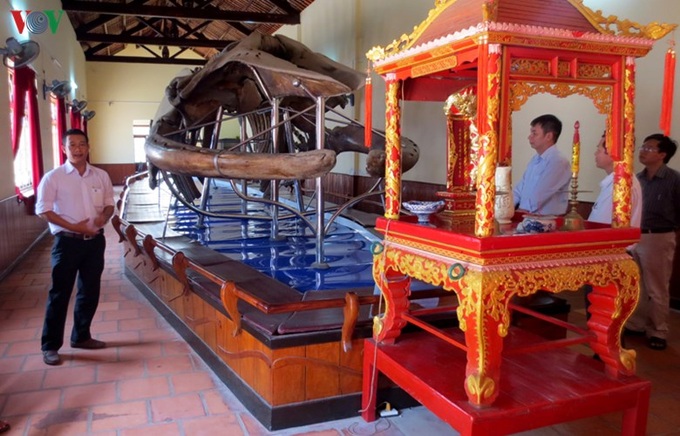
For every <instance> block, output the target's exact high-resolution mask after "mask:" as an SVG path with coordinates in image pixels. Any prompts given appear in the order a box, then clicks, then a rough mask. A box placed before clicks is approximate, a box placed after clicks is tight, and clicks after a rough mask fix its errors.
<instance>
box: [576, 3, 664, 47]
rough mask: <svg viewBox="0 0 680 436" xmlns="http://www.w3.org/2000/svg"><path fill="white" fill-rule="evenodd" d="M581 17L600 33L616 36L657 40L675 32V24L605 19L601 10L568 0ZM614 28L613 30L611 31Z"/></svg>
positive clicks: (616, 18) (613, 18)
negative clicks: (598, 29) (645, 23)
mask: <svg viewBox="0 0 680 436" xmlns="http://www.w3.org/2000/svg"><path fill="white" fill-rule="evenodd" d="M568 1H569V3H571V4H572V5H574V7H575V8H576V9H578V10H579V12H581V14H583V16H584V17H585V18H586V19H587V20H588V21H590V23H591V24H593V25H594V26H596V27H599V28H600V29H601V31H602V33H607V34H610V35H616V36H632V37H642V38H648V39H654V40H658V39H661V38H663V37H664V36H666V35H668V34H669V33H670V32H672V31H673V30H675V28H676V27H677V24H665V23H658V22H656V21H653V22H651V23H649V24H647V25H642V24H639V23H635V22H633V21H630V20H625V19H624V20H620V19H619V17H617V16H615V15H609V16H607V17H605V16H604V15H603V14H602V11H601V10H599V9H598V10H597V11H593V10H592V9H590V8H589V7H587V6H585V5H584V4H583V0H568ZM612 27H615V29H612Z"/></svg>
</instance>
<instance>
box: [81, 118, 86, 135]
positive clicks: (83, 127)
mask: <svg viewBox="0 0 680 436" xmlns="http://www.w3.org/2000/svg"><path fill="white" fill-rule="evenodd" d="M80 119H81V122H82V129H83V132H85V134H86V135H87V118H85V117H81V118H80Z"/></svg>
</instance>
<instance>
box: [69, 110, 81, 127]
mask: <svg viewBox="0 0 680 436" xmlns="http://www.w3.org/2000/svg"><path fill="white" fill-rule="evenodd" d="M70 112H71V128H72V129H82V127H83V126H82V124H81V120H82V119H83V118H82V117H81V116H80V111H79V110H78V109H76V108H74V107H73V106H71V111H70Z"/></svg>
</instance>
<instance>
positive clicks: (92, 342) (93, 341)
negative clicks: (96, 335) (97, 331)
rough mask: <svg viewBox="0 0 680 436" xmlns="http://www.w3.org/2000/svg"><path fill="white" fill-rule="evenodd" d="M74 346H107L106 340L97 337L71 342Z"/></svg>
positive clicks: (94, 348)
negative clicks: (99, 339)
mask: <svg viewBox="0 0 680 436" xmlns="http://www.w3.org/2000/svg"><path fill="white" fill-rule="evenodd" d="M71 347H72V348H82V349H85V350H100V349H102V348H106V342H102V341H98V340H96V339H92V338H90V339H88V340H86V341H82V342H71Z"/></svg>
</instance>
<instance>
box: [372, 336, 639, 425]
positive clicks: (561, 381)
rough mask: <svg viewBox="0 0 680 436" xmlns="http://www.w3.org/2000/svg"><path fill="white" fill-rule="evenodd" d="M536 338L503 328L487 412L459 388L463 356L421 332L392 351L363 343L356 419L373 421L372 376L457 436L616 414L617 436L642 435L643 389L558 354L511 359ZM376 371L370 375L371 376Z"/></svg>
mask: <svg viewBox="0 0 680 436" xmlns="http://www.w3.org/2000/svg"><path fill="white" fill-rule="evenodd" d="M536 340H537V338H536V337H535V336H533V335H531V334H527V333H526V332H522V331H521V330H520V329H514V328H513V329H511V330H510V332H509V334H508V337H506V338H505V343H506V346H507V347H508V348H506V350H505V353H504V358H503V363H502V377H501V378H500V393H499V396H498V398H497V400H496V401H495V402H494V403H493V405H491V406H487V407H475V406H473V405H471V404H470V403H469V402H468V397H467V395H466V393H465V389H464V386H463V384H464V381H463V380H464V375H465V365H466V355H465V353H464V352H463V351H461V350H459V349H457V348H455V347H452V346H451V345H450V344H448V343H446V342H445V341H443V340H441V339H438V338H436V337H435V336H433V335H431V334H428V333H425V332H418V333H411V334H403V335H401V336H400V337H399V338H398V339H397V342H396V343H395V344H393V345H386V344H380V345H378V346H377V347H376V343H375V341H374V340H373V339H366V340H365V345H364V369H363V373H364V374H363V399H362V410H364V412H363V413H362V417H363V418H364V419H365V420H366V421H374V420H375V419H376V404H377V403H379V399H378V398H376V397H377V395H376V392H377V391H376V388H377V384H378V383H377V382H378V372H380V373H383V374H384V375H386V376H387V377H389V378H390V379H391V380H392V381H393V382H395V383H396V384H397V385H399V386H400V387H401V388H402V389H404V390H405V391H406V392H407V393H409V394H410V395H411V396H413V397H414V398H415V399H416V400H417V401H419V402H420V403H421V404H422V405H423V406H425V407H427V408H428V409H429V410H431V411H432V412H433V413H434V414H435V415H437V416H438V417H439V418H440V419H442V420H443V421H445V422H447V423H448V424H449V425H451V426H452V427H453V428H455V429H456V430H457V431H459V432H460V433H461V434H462V435H477V434H479V435H485V436H486V435H501V434H509V433H516V432H520V431H526V430H531V429H535V428H539V427H544V426H549V425H554V424H559V423H562V422H567V421H573V420H576V419H581V418H587V417H592V416H597V415H602V414H606V413H611V412H615V411H623V425H622V433H621V434H623V435H631V436H632V435H642V434H645V429H646V425H647V412H648V409H649V396H650V392H651V383H650V382H649V381H646V380H642V379H640V378H639V377H636V376H627V377H622V378H620V379H612V378H609V377H607V376H606V375H605V374H604V365H603V364H602V363H601V362H599V361H597V360H595V359H593V358H591V357H589V356H586V355H583V354H580V353H576V352H573V351H570V350H568V349H565V348H559V349H552V350H547V351H542V352H533V353H512V347H513V345H514V346H517V345H527V344H528V343H530V342H533V341H536ZM376 369H377V372H374V371H375V370H376Z"/></svg>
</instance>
